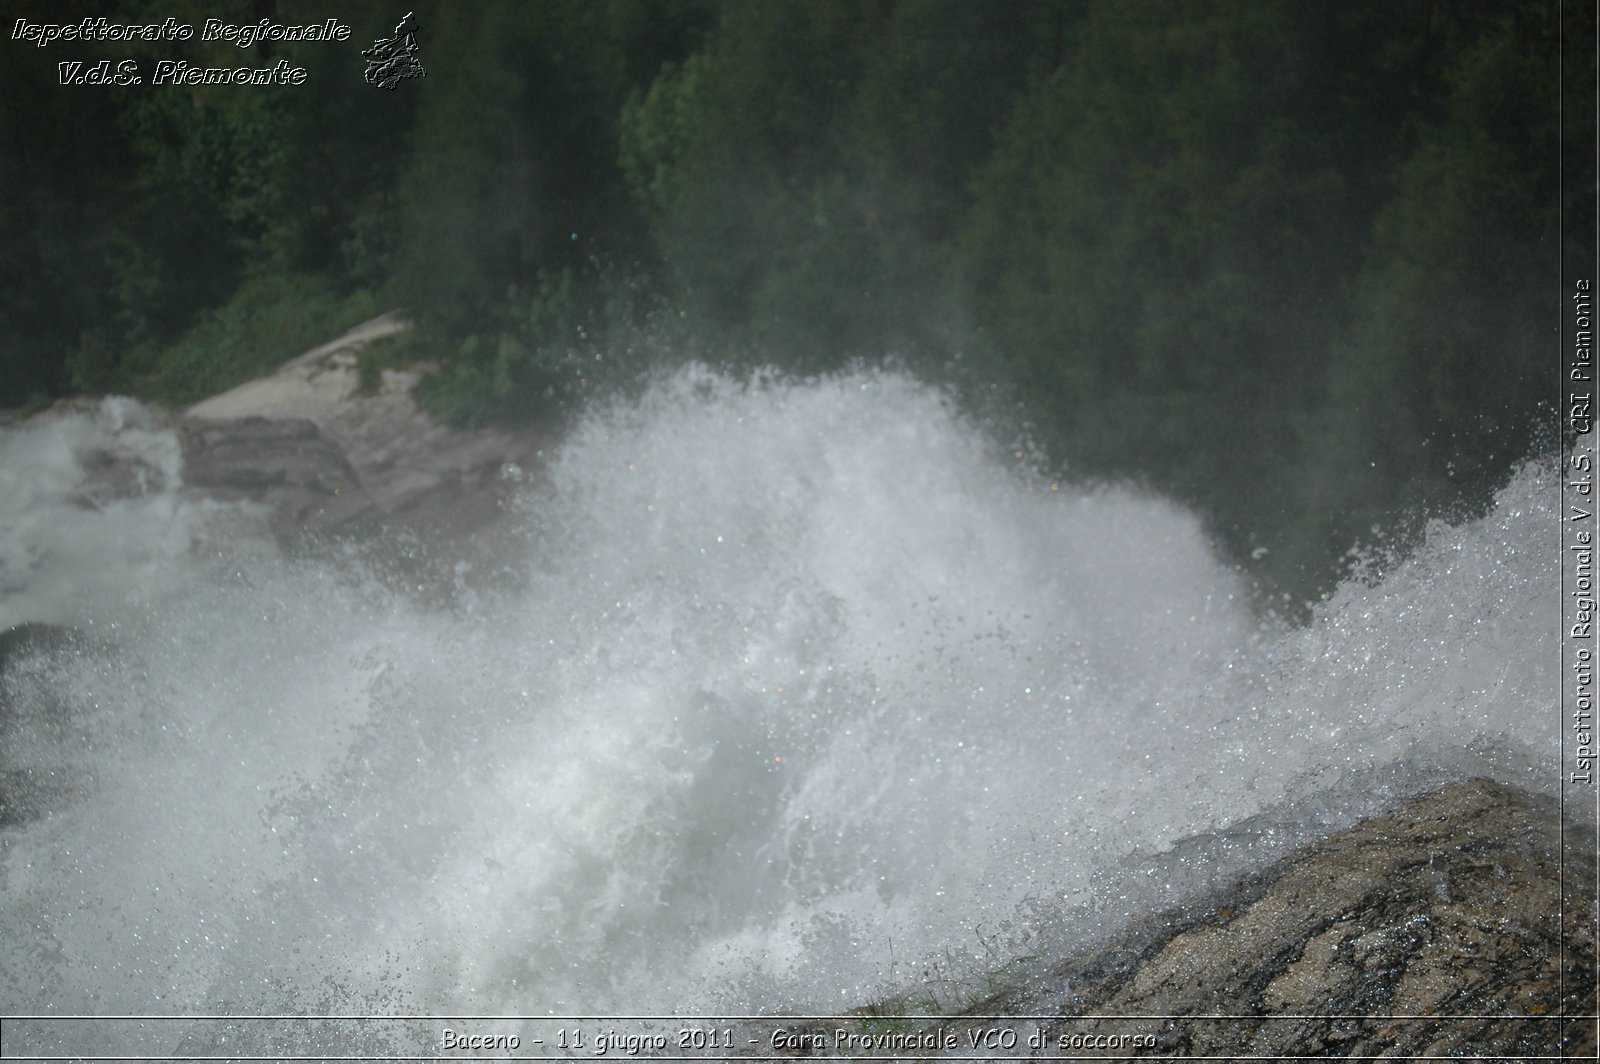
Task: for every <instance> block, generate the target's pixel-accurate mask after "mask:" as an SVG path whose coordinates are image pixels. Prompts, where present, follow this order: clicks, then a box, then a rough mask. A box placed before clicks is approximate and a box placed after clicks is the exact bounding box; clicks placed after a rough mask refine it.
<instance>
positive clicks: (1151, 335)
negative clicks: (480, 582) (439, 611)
mask: <svg viewBox="0 0 1600 1064" xmlns="http://www.w3.org/2000/svg"><path fill="white" fill-rule="evenodd" d="M407 2H408V4H410V5H411V6H412V7H413V9H414V10H415V12H416V19H417V22H418V23H419V24H420V26H421V32H420V43H421V59H422V61H423V63H424V65H425V66H426V69H427V76H426V77H425V78H422V79H417V80H413V81H409V82H406V83H404V84H403V85H402V86H400V88H399V89H398V91H394V92H386V91H382V90H380V89H376V88H374V87H373V86H371V85H369V84H367V83H366V82H365V81H364V80H363V78H362V62H361V58H360V54H359V53H360V49H361V48H362V47H365V46H367V45H370V44H371V43H372V41H373V39H375V38H377V37H380V36H385V35H387V34H388V33H389V32H390V31H391V29H392V27H393V25H394V23H395V22H396V21H398V18H399V16H400V15H401V14H403V13H404V11H403V10H402V9H401V8H395V7H391V6H389V5H387V4H377V3H340V4H338V5H334V6H336V7H337V8H338V12H337V14H338V17H339V18H341V19H342V20H343V21H345V22H347V23H348V24H350V25H351V26H352V27H353V31H354V36H353V39H352V40H351V42H350V43H348V44H330V43H325V42H305V43H285V42H258V43H256V44H255V45H254V46H253V47H252V48H251V49H249V50H248V51H246V50H241V49H239V48H238V47H236V46H235V45H232V44H229V43H227V42H209V43H208V42H201V41H199V40H198V39H196V40H192V41H188V42H164V43H160V44H121V43H119V44H110V43H105V44H84V43H81V42H77V43H71V44H68V43H64V42H56V43H55V44H52V45H51V46H49V47H35V46H33V45H31V44H25V43H23V42H18V41H9V40H8V41H6V42H5V47H6V52H5V62H3V63H0V94H3V96H0V98H3V100H4V103H0V234H3V239H0V284H3V285H4V290H5V292H6V298H5V299H4V300H0V405H3V406H19V405H39V404H42V403H44V402H47V401H49V400H50V399H52V398H54V397H58V396H61V395H64V394H70V393H73V392H80V391H87V392H104V391H116V392H122V393H129V394H134V395H138V396H143V397H147V398H151V399H157V400H163V401H167V402H172V403H183V402H188V401H192V400H194V399H197V398H199V397H201V396H204V395H207V394H210V393H213V392H215V391H217V390H220V389H222V388H226V387H228V386H230V385H232V384H234V383H237V382H238V381H240V380H243V379H246V378H248V377H250V376H253V375H256V374H259V373H261V372H263V371H265V370H267V369H270V368H271V367H272V366H274V365H275V364H276V363H278V362H279V361H281V360H282V359H284V358H287V357H289V356H291V355H293V354H296V353H298V352H299V351H300V350H303V349H304V348H306V347H309V346H311V345H313V344H315V343H318V342H321V341H323V340H326V339H327V338H329V337H330V336H332V335H335V334H336V333H337V332H339V331H341V330H342V329H344V328H347V327H349V326H351V325H354V324H356V323H358V322H359V321H361V320H364V319H365V318H367V317H371V316H372V315H374V314H376V313H378V312H380V311H383V310H387V309H392V308H399V309H402V310H403V311H404V312H405V314H406V315H407V316H409V317H410V318H411V319H412V320H413V321H415V322H416V323H417V324H418V329H417V330H416V331H415V332H414V333H412V334H410V335H409V336H408V337H407V338H406V339H405V340H404V341H403V342H400V343H396V344H391V345H390V346H389V347H386V348H383V349H381V350H376V351H374V352H373V353H372V355H371V357H372V358H373V359H374V360H382V359H387V360H394V361H398V360H406V359H421V358H427V359H431V360H434V361H436V362H438V363H440V364H441V367H442V368H441V370H440V371H439V372H438V373H437V374H436V375H435V376H434V377H433V378H431V380H430V382H429V386H428V390H427V401H428V402H429V403H430V404H431V405H432V407H433V409H434V410H435V411H436V412H437V413H439V414H440V415H441V416H444V417H447V418H450V419H452V420H454V421H457V422H461V423H480V422H486V421H495V420H506V419H529V418H537V419H552V418H557V419H558V418H562V417H567V416H570V415H571V413H572V412H573V411H574V410H576V409H577V408H578V407H579V406H580V405H581V403H582V401H583V400H584V398H585V397H586V396H588V395H591V394H595V393H598V392H603V391H605V390H607V389H611V388H617V387H627V386H629V385H630V384H631V383H632V382H634V381H636V380H637V379H638V377H639V376H640V374H641V373H642V372H645V371H648V370H649V369H651V368H653V367H658V366H661V365H663V364H667V363H670V362H672V361H673V360H681V359H686V358H699V359H704V360H708V361H712V362H715V363H723V364H727V365H729V366H730V367H731V368H733V369H734V371H738V370H739V369H740V368H742V367H749V366H755V365H774V366H777V367H780V368H782V369H785V370H788V371H790V372H793V373H796V374H812V373H822V372H827V371H829V370H832V369H835V368H838V367H842V366H846V365H851V364H855V363H858V362H868V363H876V362H880V361H885V360H887V361H890V362H892V363H894V364H896V365H900V366H903V367H905V368H907V369H908V370H910V371H911V372H914V373H916V374H918V375H920V376H922V377H924V378H925V379H928V380H930V381H935V382H938V383H941V384H943V385H947V386H948V387H950V388H951V389H953V390H954V391H955V392H956V393H957V394H959V395H960V396H961V397H962V398H963V401H964V402H965V404H966V405H967V408H968V409H969V410H971V411H973V412H974V414H975V416H980V417H990V418H994V419H996V424H998V425H1003V426H1006V427H1005V428H1002V429H1001V430H1000V431H1002V432H1025V434H1026V436H1027V438H1028V439H1029V440H1030V441H1031V443H1032V444H1033V445H1035V446H1037V447H1038V448H1039V449H1040V451H1041V452H1042V454H1043V455H1045V456H1046V457H1045V460H1046V461H1047V462H1048V463H1050V464H1051V465H1052V466H1053V467H1054V469H1055V471H1057V472H1059V473H1061V474H1062V475H1064V476H1067V477H1070V478H1075V479H1080V480H1099V479H1121V480H1132V481H1135V482H1139V483H1142V484H1146V485H1148V486H1150V487H1151V488H1153V489H1155V490H1159V491H1162V492H1164V493H1167V494H1170V495H1172V496H1173V497H1176V498H1178V499H1181V500H1183V501H1185V502H1187V503H1189V504H1190V505H1192V506H1194V507H1196V509H1197V510H1198V511H1199V512H1201V513H1202V514H1203V515H1204V516H1205V518H1206V519H1207V521H1208V522H1209V523H1210V526H1211V528H1212V530H1213V531H1214V533H1215V535H1216V536H1217V538H1218V541H1219V543H1221V544H1222V545H1223V547H1224V548H1225V549H1226V550H1227V551H1228V552H1229V554H1230V556H1231V557H1232V558H1234V559H1235V560H1236V561H1238V562H1239V563H1240V564H1241V565H1243V566H1245V567H1246V568H1247V569H1248V570H1249V571H1250V572H1251V573H1252V574H1254V575H1255V576H1256V577H1257V578H1258V579H1259V580H1260V581H1261V583H1262V586H1264V587H1268V588H1273V589H1277V590H1280V591H1289V592H1292V593H1293V594H1294V595H1295V596H1296V597H1303V596H1306V595H1311V594H1314V593H1316V592H1317V591H1318V590H1320V589H1324V588H1326V587H1327V586H1328V584H1329V581H1330V580H1331V579H1332V578H1333V576H1334V575H1335V574H1336V573H1337V571H1338V566H1339V564H1340V562H1341V559H1342V558H1343V557H1344V556H1345V553H1346V551H1347V550H1348V549H1349V548H1350V547H1351V546H1352V544H1354V543H1356V542H1358V541H1361V540H1363V539H1369V538H1371V537H1372V534H1373V532H1372V530H1373V528H1374V526H1378V527H1381V528H1383V529H1385V530H1386V531H1385V533H1384V535H1385V536H1387V537H1390V538H1389V540H1388V542H1390V543H1397V544H1403V543H1404V541H1405V537H1406V536H1407V535H1410V534H1414V533H1415V531H1416V529H1417V528H1418V527H1419V522H1420V520H1421V519H1422V517H1423V516H1424V515H1434V516H1457V515H1460V514H1464V513H1467V512H1470V511H1471V509H1472V508H1474V507H1478V506H1482V505H1483V504H1484V502H1485V501H1486V499H1487V498H1488V496H1489V493H1490V492H1491V491H1492V490H1493V488H1494V487H1495V486H1496V485H1497V484H1498V483H1500V482H1502V481H1503V480H1504V478H1505V476H1506V475H1507V474H1508V473H1509V471H1510V469H1511V467H1512V465H1513V463H1514V462H1515V461H1516V460H1517V459H1518V458H1519V457H1520V456H1523V455H1526V454H1528V453H1530V452H1531V451H1534V450H1536V449H1539V448H1548V447H1552V446H1554V445H1555V444H1556V442H1557V438H1556V436H1555V434H1554V430H1553V426H1554V425H1555V423H1556V416H1555V410H1554V408H1555V403H1556V400H1557V398H1558V395H1559V391H1558V390H1559V386H1560V380H1559V368H1558V363H1559V344H1558V322H1559V315H1560V312H1561V293H1560V290H1559V286H1558V281H1557V278H1558V270H1559V268H1560V263H1561V256H1562V253H1563V246H1562V242H1563V239H1564V234H1580V235H1582V234H1587V233H1588V232H1589V231H1590V230H1591V229H1592V228H1593V202H1594V194H1595V190H1594V188H1593V187H1591V186H1588V185H1586V184H1584V183H1580V182H1567V183H1565V184H1563V183H1562V181H1561V179H1560V178H1561V165H1562V163H1561V159H1562V154H1561V152H1562V148H1563V143H1562V138H1563V136H1566V137H1568V138H1569V139H1570V138H1574V137H1587V136H1590V135H1591V133H1590V131H1591V130H1592V128H1593V126H1594V112H1593V99H1594V92H1593V80H1592V79H1593V64H1592V61H1590V60H1587V58H1586V57H1587V56H1588V50H1589V48H1590V47H1591V46H1592V43H1593V40H1594V34H1595V26H1594V24H1593V15H1594V12H1593V5H1590V4H1583V3H1566V4H1563V3H1560V2H1558V0H1500V2H1492V3H1491V2H1487V0H1482V2H1480V0H1401V2H1395V0H1366V2H1350V0H1295V2H1290V0H1186V2H1171V0H1008V2H1006V3H989V2H985V0H484V2H482V3H475V4H473V5H471V6H470V8H469V7H467V6H464V5H453V4H449V3H446V2H444V0H415V2H414V3H412V0H407ZM329 14H330V11H329V5H328V4H326V3H322V2H319V3H310V2H305V0H233V2H222V3H218V2H211V0H128V2H120V3H119V2H111V0H106V2H95V0H81V2H79V3H76V4H74V5H72V17H73V18H74V19H76V18H81V17H83V16H85V15H90V16H94V15H104V16H106V17H108V18H110V19H112V20H113V21H116V22H124V23H130V22H158V21H160V20H162V19H164V18H167V17H176V18H177V19H178V20H179V21H187V22H191V23H194V24H197V25H198V24H200V23H201V22H203V21H204V20H205V19H206V18H213V17H220V18H223V19H224V20H226V21H235V22H255V21H258V20H259V19H261V18H270V19H272V20H274V21H276V22H279V23H286V24H298V23H306V22H321V21H322V20H324V19H325V18H327V17H328V15H329ZM8 17H9V18H11V19H16V18H29V19H32V20H34V21H38V22H61V21H66V18H65V16H64V15H63V14H62V8H61V5H59V4H56V3H52V2H49V0H16V2H13V3H11V4H10V5H9V6H8ZM1563 40H1565V42H1566V44H1567V49H1568V62H1567V63H1566V64H1565V65H1563V64H1562V63H1561V62H1560V60H1561V45H1562V42H1563ZM101 58H110V59H112V60H113V61H116V60H121V59H127V58H133V59H137V60H139V61H141V63H153V62H154V61H155V60H157V59H187V60H190V61H191V62H194V63H197V64H200V65H205V66H238V65H241V64H244V65H250V66H259V65H268V64H270V63H272V62H276V61H277V60H278V59H280V58H287V59H288V60H289V61H290V62H292V63H293V64H295V65H297V66H301V67H304V68H305V69H306V70H307V71H308V78H307V81H306V83H305V84H303V85H299V86H283V87H239V86H207V87H172V86H164V87H157V86H153V85H149V84H146V85H141V86H136V87H126V88H108V87H98V88H97V87H84V86H76V87H62V86H59V85H58V84H57V67H56V64H57V63H58V62H61V61H63V60H68V59H72V60H89V61H94V60H98V59H101ZM1563 76H1564V77H1565V78H1566V81H1567V84H1565V85H1563V84H1562V78H1563ZM1563 108H1564V111H1563ZM1567 147H1568V149H1569V150H1571V145H1568V146H1567ZM1566 251H1567V253H1568V254H1569V256H1575V257H1577V258H1581V256H1582V254H1583V249H1582V248H1574V247H1569V248H1567V249H1566ZM1263 548H1264V549H1263Z"/></svg>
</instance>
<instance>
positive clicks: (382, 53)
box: [361, 11, 428, 92]
mask: <svg viewBox="0 0 1600 1064" xmlns="http://www.w3.org/2000/svg"><path fill="white" fill-rule="evenodd" d="M361 54H362V55H363V56H365V57H366V60H367V73H366V78H367V84H369V85H376V86H378V87H379V88H382V89H388V90H389V91H390V92H393V91H394V90H395V89H396V88H398V87H399V85H400V83H401V82H402V81H405V80H406V79H407V78H425V77H427V76H428V72H427V71H426V70H424V69H422V64H421V63H420V62H418V61H417V20H416V18H415V16H414V15H413V13H412V12H410V11H407V12H406V17H405V18H403V19H401V20H400V24H399V25H398V26H396V27H395V28H394V36H393V37H384V38H381V39H379V40H378V41H377V42H376V43H374V44H373V46H372V47H371V48H368V49H366V50H365V51H363V52H362V53H361Z"/></svg>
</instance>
